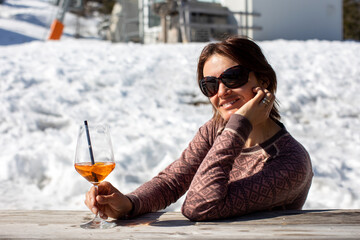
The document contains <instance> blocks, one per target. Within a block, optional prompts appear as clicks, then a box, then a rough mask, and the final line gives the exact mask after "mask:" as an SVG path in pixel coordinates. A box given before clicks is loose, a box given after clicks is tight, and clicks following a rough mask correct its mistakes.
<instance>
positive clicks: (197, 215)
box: [127, 114, 313, 221]
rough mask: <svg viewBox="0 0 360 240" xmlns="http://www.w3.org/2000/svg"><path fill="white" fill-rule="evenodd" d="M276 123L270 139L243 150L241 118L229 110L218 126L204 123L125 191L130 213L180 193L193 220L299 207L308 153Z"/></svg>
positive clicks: (247, 127) (160, 205) (246, 128)
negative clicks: (149, 175) (175, 153)
mask: <svg viewBox="0 0 360 240" xmlns="http://www.w3.org/2000/svg"><path fill="white" fill-rule="evenodd" d="M278 124H279V125H280V126H281V128H282V129H281V130H280V131H279V132H277V133H276V134H275V135H274V136H273V137H271V138H270V139H268V140H267V141H265V142H263V143H261V144H260V145H256V146H254V147H251V148H244V143H245V141H246V139H247V138H248V136H249V134H250V132H251V130H252V126H251V123H250V122H249V121H248V120H247V119H246V118H244V117H242V116H241V115H237V114H233V115H232V116H231V117H230V119H229V121H228V123H227V124H226V125H225V126H224V127H219V126H218V124H215V122H214V120H210V121H208V122H207V123H205V124H204V125H203V126H202V127H200V129H199V131H198V132H197V134H196V135H195V137H194V139H193V140H192V141H191V142H190V144H189V146H188V147H187V148H186V149H185V150H184V152H183V153H182V154H181V157H180V158H179V159H177V160H176V161H174V162H173V163H172V164H170V165H169V166H168V167H167V168H166V169H165V170H163V171H162V172H160V173H159V174H158V175H157V176H156V177H154V178H153V179H151V180H150V181H148V182H146V183H144V184H143V185H141V186H140V187H139V188H137V189H136V190H135V191H134V192H132V193H130V194H128V195H127V197H128V198H129V199H130V200H131V201H132V203H133V206H134V207H133V210H132V212H131V214H130V217H134V216H138V215H141V214H144V213H147V212H155V211H158V210H161V209H164V208H165V207H167V206H168V205H170V204H171V203H173V202H175V201H176V200H178V199H179V198H180V197H181V196H182V195H183V194H185V192H186V191H188V193H187V196H186V198H185V201H184V203H183V206H182V213H183V215H184V216H186V217H187V218H189V219H190V220H193V221H206V220H214V219H222V218H229V217H236V216H240V215H244V214H247V213H250V212H255V211H268V210H275V209H301V208H302V206H303V205H304V203H305V200H306V197H307V194H308V191H309V188H310V185H311V180H312V177H313V172H312V167H311V161H310V157H309V154H308V153H307V151H306V150H305V148H304V147H303V146H302V145H301V144H300V143H299V142H297V141H296V140H295V139H294V138H293V137H292V136H291V135H290V134H289V133H288V132H287V130H286V129H285V127H284V126H283V125H282V124H281V123H278Z"/></svg>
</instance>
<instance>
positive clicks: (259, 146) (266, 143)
mask: <svg viewBox="0 0 360 240" xmlns="http://www.w3.org/2000/svg"><path fill="white" fill-rule="evenodd" d="M275 122H276V124H278V125H279V126H280V127H281V129H280V130H279V131H278V132H277V133H275V135H274V136H272V137H271V138H269V139H267V140H265V141H264V142H262V143H260V144H256V145H255V146H252V147H248V148H243V150H242V153H249V152H255V151H259V150H261V149H265V148H267V147H269V146H270V145H271V144H273V143H274V142H275V141H276V140H278V139H279V138H280V137H282V136H283V135H285V134H287V130H286V128H285V126H284V124H282V123H281V122H279V121H277V120H276V121H275Z"/></svg>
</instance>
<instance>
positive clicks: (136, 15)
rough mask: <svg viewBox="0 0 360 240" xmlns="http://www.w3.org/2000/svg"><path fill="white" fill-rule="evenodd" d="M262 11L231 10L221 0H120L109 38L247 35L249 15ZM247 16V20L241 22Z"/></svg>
mask: <svg viewBox="0 0 360 240" xmlns="http://www.w3.org/2000/svg"><path fill="white" fill-rule="evenodd" d="M257 16H260V14H259V13H254V12H247V11H238V12H234V11H230V10H229V9H228V8H227V7H225V6H222V5H221V4H220V3H217V2H215V1H214V2H209V1H207V2H203V1H195V0H163V1H159V0H157V1H156V0H118V1H117V3H116V4H115V5H114V8H113V12H112V15H111V17H110V20H109V28H108V30H107V34H106V39H108V40H111V41H112V42H140V43H157V42H164V43H176V42H183V43H187V42H207V41H211V40H220V39H222V38H224V37H226V36H229V35H234V34H241V35H247V32H248V30H249V29H251V30H260V29H261V27H256V26H250V25H249V24H248V23H249V21H248V18H249V17H257ZM239 19H244V24H239Z"/></svg>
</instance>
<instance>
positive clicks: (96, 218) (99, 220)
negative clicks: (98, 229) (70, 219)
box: [93, 184, 102, 222]
mask: <svg viewBox="0 0 360 240" xmlns="http://www.w3.org/2000/svg"><path fill="white" fill-rule="evenodd" d="M94 186H95V206H96V208H97V212H96V215H95V217H94V219H93V221H97V222H101V221H102V219H101V218H100V217H99V207H98V204H97V202H96V196H97V195H98V194H99V187H98V185H97V184H94Z"/></svg>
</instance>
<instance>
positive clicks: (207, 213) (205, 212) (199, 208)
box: [181, 202, 219, 222]
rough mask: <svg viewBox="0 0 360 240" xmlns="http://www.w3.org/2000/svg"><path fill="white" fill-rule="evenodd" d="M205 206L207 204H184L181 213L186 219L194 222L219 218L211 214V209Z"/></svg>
mask: <svg viewBox="0 0 360 240" xmlns="http://www.w3.org/2000/svg"><path fill="white" fill-rule="evenodd" d="M207 205H208V204H200V205H192V204H191V205H190V204H187V203H186V202H184V204H183V206H182V208H181V212H182V214H183V215H184V216H185V217H186V218H188V219H189V220H190V221H194V222H199V221H210V220H215V219H218V218H219V217H217V216H216V215H212V214H211V212H213V211H212V209H211V207H209V206H207Z"/></svg>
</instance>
